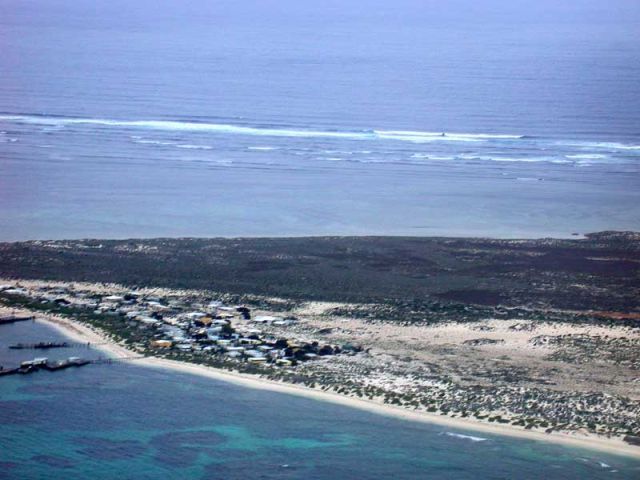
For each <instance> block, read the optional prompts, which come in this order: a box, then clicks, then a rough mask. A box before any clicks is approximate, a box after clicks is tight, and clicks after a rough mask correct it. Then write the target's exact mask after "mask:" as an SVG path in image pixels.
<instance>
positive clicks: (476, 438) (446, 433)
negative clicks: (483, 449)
mask: <svg viewBox="0 0 640 480" xmlns="http://www.w3.org/2000/svg"><path fill="white" fill-rule="evenodd" d="M444 434H445V435H448V436H450V437H455V438H462V439H464V440H471V441H472V442H485V441H486V440H487V439H486V438H483V437H474V436H472V435H463V434H461V433H453V432H444Z"/></svg>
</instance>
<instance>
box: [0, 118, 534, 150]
mask: <svg viewBox="0 0 640 480" xmlns="http://www.w3.org/2000/svg"><path fill="white" fill-rule="evenodd" d="M0 120H3V121H8V122H16V123H22V124H32V125H44V126H48V127H65V126H74V125H93V126H98V127H116V128H117V127H123V128H134V129H146V130H161V131H187V132H205V133H206V132H208V133H223V134H234V135H254V136H265V137H291V138H338V139H348V140H395V141H404V142H412V143H425V142H434V141H445V142H483V141H487V140H501V139H520V138H523V136H522V135H501V134H496V135H493V134H485V133H477V134H476V133H446V132H419V131H403V130H366V131H332V130H306V129H291V128H268V127H247V126H240V125H231V124H224V123H198V122H183V121H174V120H111V119H101V118H72V117H55V116H45V115H43V116H39V115H0Z"/></svg>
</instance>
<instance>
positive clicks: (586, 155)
mask: <svg viewBox="0 0 640 480" xmlns="http://www.w3.org/2000/svg"><path fill="white" fill-rule="evenodd" d="M565 157H566V158H571V159H575V160H598V159H601V158H607V156H606V155H602V154H601V153H578V154H575V155H565Z"/></svg>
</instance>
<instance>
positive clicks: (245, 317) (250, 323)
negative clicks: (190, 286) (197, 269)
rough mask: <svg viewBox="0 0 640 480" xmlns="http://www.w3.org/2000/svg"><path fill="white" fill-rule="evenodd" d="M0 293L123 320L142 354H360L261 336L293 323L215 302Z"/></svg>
mask: <svg viewBox="0 0 640 480" xmlns="http://www.w3.org/2000/svg"><path fill="white" fill-rule="evenodd" d="M0 292H2V293H3V294H5V295H12V296H14V295H15V296H20V297H27V298H29V299H30V300H32V301H38V302H40V303H54V304H58V305H60V306H63V307H71V308H74V309H81V310H85V311H86V310H89V311H92V312H93V313H94V314H97V315H101V316H104V315H110V316H113V317H114V319H113V320H114V321H115V322H118V321H121V322H125V323H126V324H127V326H129V327H132V328H136V329H139V330H143V331H145V337H148V338H149V342H148V345H144V346H143V345H140V347H141V349H142V350H144V349H146V348H150V349H154V350H164V349H167V350H168V349H171V350H174V351H179V352H185V353H188V352H191V353H199V354H202V355H207V354H209V355H211V356H222V357H224V358H225V359H231V360H235V361H238V362H249V363H255V364H264V365H269V366H273V367H277V366H295V365H296V364H298V363H300V362H304V361H309V360H313V359H316V358H318V357H324V356H329V355H338V354H355V353H358V352H360V351H361V350H362V347H359V346H355V345H351V344H345V345H329V344H320V343H319V342H317V341H309V340H306V341H305V340H298V339H294V338H285V337H283V336H280V335H279V336H278V337H276V336H274V335H272V334H269V333H264V332H263V331H262V330H261V329H260V328H258V327H259V326H264V327H267V326H271V325H273V326H277V327H280V328H279V329H278V331H279V332H282V331H283V328H284V329H285V330H286V327H287V326H288V325H291V324H293V323H294V322H296V321H297V319H296V318H295V317H293V316H285V317H277V316H273V315H253V314H252V311H251V309H250V308H248V307H246V306H238V305H225V304H224V303H223V302H221V301H215V300H213V301H202V299H197V300H189V299H185V298H184V297H183V296H181V295H173V296H172V295H168V296H153V295H148V294H143V293H139V292H135V291H131V292H127V293H122V294H119V295H113V294H108V295H99V294H93V293H87V292H80V291H75V290H74V289H73V288H71V287H59V286H58V287H42V286H40V287H38V288H33V289H31V288H25V287H21V286H15V285H2V286H0ZM158 353H160V352H158Z"/></svg>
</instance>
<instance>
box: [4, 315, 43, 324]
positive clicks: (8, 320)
mask: <svg viewBox="0 0 640 480" xmlns="http://www.w3.org/2000/svg"><path fill="white" fill-rule="evenodd" d="M35 319H36V317H19V316H16V315H10V316H8V317H0V325H8V324H10V323H16V322H26V321H29V320H35Z"/></svg>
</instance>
